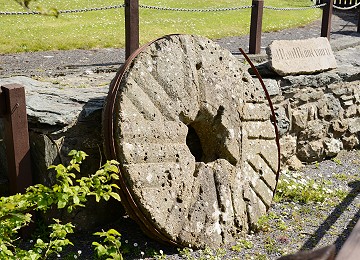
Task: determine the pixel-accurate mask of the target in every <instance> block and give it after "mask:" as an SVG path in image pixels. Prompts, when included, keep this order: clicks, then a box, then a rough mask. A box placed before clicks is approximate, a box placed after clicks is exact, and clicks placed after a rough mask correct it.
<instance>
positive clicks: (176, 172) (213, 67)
mask: <svg viewBox="0 0 360 260" xmlns="http://www.w3.org/2000/svg"><path fill="white" fill-rule="evenodd" d="M105 111H107V112H105V120H104V123H105V124H107V126H106V127H105V129H106V130H105V136H107V135H109V136H110V138H108V139H107V141H106V144H105V145H106V147H107V148H109V147H110V148H109V150H111V151H110V152H109V153H110V154H112V156H113V157H114V158H115V159H117V160H118V161H119V162H120V171H121V173H120V177H121V180H120V181H121V183H122V186H121V187H122V191H121V192H120V193H121V195H122V199H123V203H124V205H125V207H126V208H127V210H128V212H129V214H130V215H131V216H132V217H133V218H134V219H135V220H137V221H138V222H139V224H140V226H141V227H142V228H143V229H144V231H145V232H146V233H147V234H149V235H151V236H153V237H155V238H158V239H160V240H162V241H167V242H172V243H174V244H177V245H182V246H189V244H190V245H192V246H194V247H204V246H205V245H208V246H211V247H213V246H220V245H222V244H228V243H231V242H234V241H235V240H236V239H237V238H239V236H242V235H243V234H245V233H246V232H248V231H249V229H251V227H252V226H253V225H254V224H255V223H256V222H257V220H258V218H259V217H260V216H261V215H263V214H264V213H265V212H266V210H267V209H268V208H269V205H270V203H271V201H272V197H273V192H274V190H275V186H276V181H277V178H276V175H277V174H276V173H277V169H278V164H279V161H278V148H277V142H276V135H275V130H274V125H273V123H272V121H271V110H270V107H269V103H268V101H267V99H266V96H265V93H264V91H263V89H262V88H261V87H259V86H258V85H256V84H255V83H254V82H253V79H252V78H251V76H250V75H249V73H248V72H247V70H246V68H245V67H244V65H243V64H242V63H241V62H239V61H238V60H237V59H236V58H235V57H234V56H232V55H231V53H230V52H229V51H227V50H225V49H223V48H221V47H220V46H219V45H217V44H216V43H214V42H212V41H210V40H208V39H206V38H202V37H198V36H189V35H171V36H166V37H163V38H161V39H158V40H156V41H154V42H153V43H151V44H149V45H147V46H146V47H144V48H143V49H142V51H141V52H139V53H138V54H137V55H136V56H134V57H133V58H132V59H130V60H129V61H128V63H127V64H125V66H124V67H123V69H122V71H120V72H119V73H118V74H117V76H116V78H115V79H114V80H113V82H112V86H111V90H110V93H109V96H108V100H107V105H106V108H105ZM109 121H110V122H109ZM108 126H110V127H108ZM106 131H108V133H107V132H106ZM111 147H112V148H111Z"/></svg>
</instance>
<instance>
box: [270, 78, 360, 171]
mask: <svg viewBox="0 0 360 260" xmlns="http://www.w3.org/2000/svg"><path fill="white" fill-rule="evenodd" d="M324 74H327V76H324ZM331 74H332V73H323V74H319V75H311V76H297V77H294V76H291V77H285V78H279V79H277V80H276V79H267V80H265V82H266V83H267V85H268V86H270V88H269V91H270V94H271V98H272V101H273V103H274V107H275V110H276V116H277V122H278V128H279V133H280V136H281V138H280V144H281V161H282V166H283V168H284V167H287V166H289V167H290V168H293V169H298V168H300V167H301V166H302V164H303V163H313V162H316V161H321V160H323V159H325V158H331V157H334V156H336V155H337V154H338V153H339V152H340V150H342V149H345V150H351V149H354V148H357V147H358V146H359V137H360V81H359V80H357V81H346V80H348V79H349V78H345V79H344V78H337V77H332V76H334V75H331ZM353 76H354V75H353ZM357 77H358V78H360V77H359V74H358V76H357Z"/></svg>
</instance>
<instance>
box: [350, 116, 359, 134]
mask: <svg viewBox="0 0 360 260" xmlns="http://www.w3.org/2000/svg"><path fill="white" fill-rule="evenodd" d="M348 122H349V132H350V133H351V134H356V133H359V132H360V118H358V117H357V118H349V120H348Z"/></svg>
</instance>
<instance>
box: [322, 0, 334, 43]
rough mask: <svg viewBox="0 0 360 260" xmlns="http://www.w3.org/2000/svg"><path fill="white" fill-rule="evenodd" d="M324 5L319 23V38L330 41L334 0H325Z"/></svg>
mask: <svg viewBox="0 0 360 260" xmlns="http://www.w3.org/2000/svg"><path fill="white" fill-rule="evenodd" d="M324 3H326V5H325V6H324V8H323V15H322V22H321V37H327V38H328V39H329V40H330V31H331V17H332V13H333V4H334V0H325V1H324Z"/></svg>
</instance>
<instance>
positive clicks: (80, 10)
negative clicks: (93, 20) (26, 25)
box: [0, 4, 125, 15]
mask: <svg viewBox="0 0 360 260" xmlns="http://www.w3.org/2000/svg"><path fill="white" fill-rule="evenodd" d="M124 7H125V4H122V5H111V6H104V7H93V8H82V9H74V10H58V11H57V12H58V13H59V14H70V13H85V12H92V11H103V10H110V9H117V8H124ZM39 14H43V13H41V12H37V11H30V12H0V15H39Z"/></svg>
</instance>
